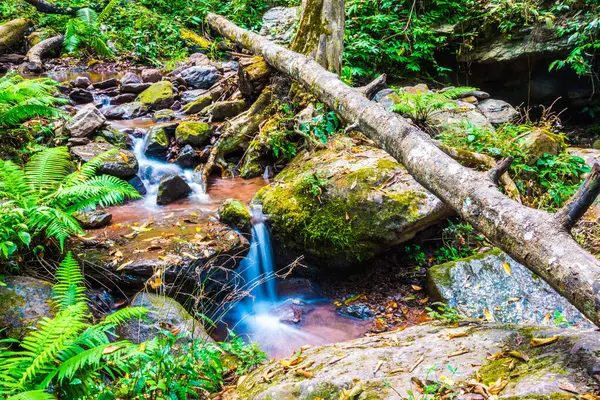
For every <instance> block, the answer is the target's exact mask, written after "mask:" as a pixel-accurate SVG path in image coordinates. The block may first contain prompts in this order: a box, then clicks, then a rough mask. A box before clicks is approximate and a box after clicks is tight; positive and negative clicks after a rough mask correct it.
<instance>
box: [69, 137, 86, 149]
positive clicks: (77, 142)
mask: <svg viewBox="0 0 600 400" xmlns="http://www.w3.org/2000/svg"><path fill="white" fill-rule="evenodd" d="M90 142H91V139H88V138H85V137H83V138H69V140H67V146H68V147H73V146H85V145H86V144H90Z"/></svg>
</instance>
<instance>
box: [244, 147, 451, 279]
mask: <svg viewBox="0 0 600 400" xmlns="http://www.w3.org/2000/svg"><path fill="white" fill-rule="evenodd" d="M329 147H330V148H329V149H326V150H321V151H318V152H316V153H313V154H309V153H302V154H300V155H298V156H296V158H294V159H293V160H292V161H291V162H290V163H289V164H288V166H287V167H286V168H285V169H284V170H283V171H282V172H281V173H280V174H279V175H278V176H277V177H276V181H275V182H274V183H273V184H272V185H270V186H267V187H265V188H263V189H261V190H260V191H259V192H258V193H257V195H256V196H255V200H257V201H260V202H262V204H263V207H264V208H263V210H264V212H265V213H266V214H269V215H270V216H271V220H272V233H273V237H274V242H275V244H276V246H277V248H278V253H282V254H291V255H298V254H304V255H306V257H307V260H309V261H314V262H315V264H316V265H319V266H322V267H324V268H325V267H330V268H341V267H346V266H349V265H351V264H354V263H357V262H360V261H365V260H368V259H370V258H372V257H373V256H375V255H378V254H381V253H382V252H384V251H386V250H388V249H390V248H392V247H394V246H396V245H398V244H399V243H402V242H404V241H407V240H410V239H412V238H413V237H414V236H415V234H416V233H417V232H418V231H420V230H422V229H425V228H427V227H429V226H431V225H433V224H435V223H437V222H439V221H441V220H443V219H444V218H445V217H446V216H448V215H449V214H450V211H449V209H448V208H447V207H446V206H445V205H444V204H443V203H442V202H441V201H440V200H439V199H437V198H436V197H435V196H434V195H433V194H431V193H430V192H428V191H427V190H426V189H425V188H423V187H422V186H421V185H419V184H418V183H417V182H416V181H415V180H414V179H413V178H412V177H411V176H410V174H409V173H408V172H407V171H406V169H405V168H404V166H402V165H401V164H399V163H398V162H397V161H395V160H394V159H393V158H392V157H391V156H390V155H389V154H387V153H386V152H384V151H383V150H380V149H377V148H375V147H371V146H368V145H365V144H360V142H358V141H357V142H354V141H352V140H351V139H339V140H336V141H334V142H333V143H331V144H330V146H329ZM383 187H385V190H383V189H378V188H383Z"/></svg>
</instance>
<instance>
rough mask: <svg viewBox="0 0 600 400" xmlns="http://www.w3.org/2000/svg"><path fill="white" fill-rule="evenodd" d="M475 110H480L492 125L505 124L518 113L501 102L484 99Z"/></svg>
mask: <svg viewBox="0 0 600 400" xmlns="http://www.w3.org/2000/svg"><path fill="white" fill-rule="evenodd" d="M477 108H479V109H480V110H481V112H482V113H483V115H485V116H486V117H487V118H488V119H489V120H490V122H491V123H492V124H497V125H498V124H505V123H507V122H510V121H512V120H514V119H515V118H517V117H518V116H519V112H518V111H517V110H515V108H514V107H513V106H511V105H510V104H508V103H507V102H505V101H503V100H495V99H486V100H483V101H481V102H480V103H479V104H478V105H477Z"/></svg>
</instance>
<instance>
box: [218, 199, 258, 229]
mask: <svg viewBox="0 0 600 400" xmlns="http://www.w3.org/2000/svg"><path fill="white" fill-rule="evenodd" d="M219 217H220V220H221V222H223V223H224V224H227V225H230V226H234V227H236V228H239V229H244V228H248V227H250V218H251V217H250V211H248V209H247V208H246V206H245V205H244V204H242V202H241V201H239V200H233V199H228V200H225V201H224V202H223V204H222V205H221V208H220V209H219Z"/></svg>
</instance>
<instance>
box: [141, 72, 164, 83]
mask: <svg viewBox="0 0 600 400" xmlns="http://www.w3.org/2000/svg"><path fill="white" fill-rule="evenodd" d="M161 79H162V72H160V70H158V69H155V68H146V69H143V70H142V80H143V81H144V82H148V83H156V82H158V81H160V80H161Z"/></svg>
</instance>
